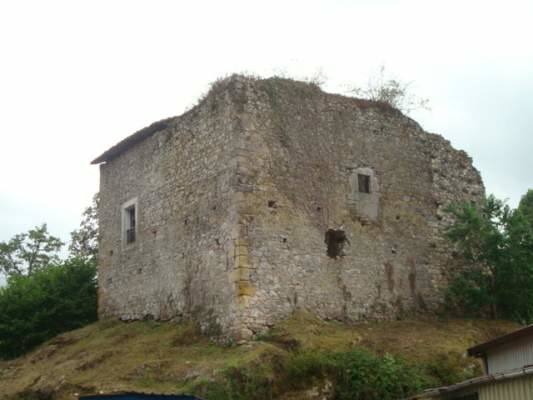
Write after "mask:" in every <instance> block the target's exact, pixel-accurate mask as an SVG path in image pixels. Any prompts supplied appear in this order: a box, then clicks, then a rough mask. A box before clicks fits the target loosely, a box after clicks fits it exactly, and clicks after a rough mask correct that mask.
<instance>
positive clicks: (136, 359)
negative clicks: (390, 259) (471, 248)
mask: <svg viewBox="0 0 533 400" xmlns="http://www.w3.org/2000/svg"><path fill="white" fill-rule="evenodd" d="M516 327H517V326H516V325H515V324H513V323H510V322H506V321H483V320H447V321H436V320H431V321H430V320H428V321H394V322H381V323H377V322H376V323H364V324H357V325H344V324H341V323H337V322H324V321H320V320H317V319H315V318H314V317H312V316H310V315H308V314H305V313H299V314H296V315H294V316H293V317H292V318H291V319H289V320H287V321H284V322H283V323H280V324H278V325H277V326H276V327H275V328H273V329H272V330H271V331H270V332H269V333H268V334H267V335H264V336H263V337H261V338H259V339H257V340H255V341H253V342H249V343H247V344H244V345H240V346H233V347H222V346H219V345H216V344H214V343H212V342H210V341H209V340H208V339H207V338H205V337H203V336H201V335H200V334H199V332H198V330H197V328H196V327H195V326H194V324H192V323H182V324H175V323H158V322H153V321H146V322H131V323H123V322H118V321H103V322H98V323H95V324H92V325H90V326H87V327H85V328H82V329H79V330H76V331H72V332H69V333H66V334H63V335H60V336H57V337H56V338H54V339H52V340H50V341H48V342H47V343H45V344H44V345H43V346H41V347H39V348H38V349H37V350H35V351H33V352H32V353H30V354H28V355H26V356H24V357H21V358H19V359H16V360H13V361H9V362H1V361H0V393H2V394H3V395H2V396H3V397H2V398H6V399H10V400H11V399H17V400H19V399H21V400H22V399H28V400H29V399H39V400H47V399H54V400H55V399H57V400H64V399H65V400H66V399H73V398H75V396H76V395H85V394H96V393H112V392H127V391H135V392H145V393H194V394H197V395H199V396H200V397H204V398H206V399H209V400H211V399H239V400H240V399H243V400H244V399H248V398H250V399H252V398H253V399H270V398H281V399H287V400H289V399H293V400H295V399H307V398H314V397H313V396H315V397H316V396H321V395H323V394H324V393H323V392H327V393H326V394H328V393H329V396H330V397H332V398H333V397H335V398H338V399H342V398H348V397H347V396H348V395H350V391H353V390H363V389H358V388H363V387H366V386H364V385H365V384H369V385H376V384H383V385H388V384H391V383H390V382H389V381H397V380H398V378H397V376H400V375H391V374H408V375H405V376H404V375H401V376H403V378H402V377H400V380H402V379H403V380H406V381H407V380H409V381H413V382H415V383H416V384H417V385H419V386H420V385H422V386H428V385H429V386H432V385H440V384H447V383H451V382H454V381H458V380H462V379H465V378H469V377H471V376H473V375H476V374H478V373H480V366H479V363H478V362H477V360H473V359H470V358H467V357H465V356H464V353H465V349H466V348H467V347H469V346H471V345H473V344H475V343H479V342H482V341H485V340H488V339H490V338H492V337H495V336H498V335H501V334H504V333H507V332H509V331H511V330H513V329H515V328H516ZM365 368H366V369H365ZM372 368H374V369H372ZM358 369H359V370H360V371H362V373H363V375H364V374H365V373H367V372H368V371H373V372H371V373H367V374H368V375H370V376H380V377H385V378H386V377H387V376H389V377H390V379H389V381H384V382H382V383H375V382H374V383H372V382H366V383H365V382H363V381H361V382H359V381H357V379H358V378H357V377H355V378H354V376H347V375H346V374H345V373H344V372H343V371H354V370H358ZM365 371H367V372H365ZM376 371H377V372H376ZM409 374H411V375H409ZM357 376H360V374H359V375H357ZM385 378H384V379H385ZM354 382H355V383H354ZM380 382H381V381H380ZM354 384H357V385H360V386H357V387H353V385H354ZM361 385H362V386H361ZM411 389H412V388H410V387H405V388H403V387H401V388H395V389H394V390H400V391H409V390H411ZM390 390H393V389H390ZM347 393H348V394H347ZM317 398H318V397H317ZM353 398H355V397H353ZM368 398H371V397H368Z"/></svg>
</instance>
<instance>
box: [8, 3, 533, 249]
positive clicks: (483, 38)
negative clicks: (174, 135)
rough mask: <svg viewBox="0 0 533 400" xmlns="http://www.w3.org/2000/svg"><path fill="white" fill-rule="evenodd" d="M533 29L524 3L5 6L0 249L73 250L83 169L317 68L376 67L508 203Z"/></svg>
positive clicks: (90, 182) (531, 10) (530, 116)
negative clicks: (406, 87) (216, 104)
mask: <svg viewBox="0 0 533 400" xmlns="http://www.w3.org/2000/svg"><path fill="white" fill-rule="evenodd" d="M532 27H533V2H532V1H518V0H507V1H488V0H484V1H466V0H463V1H453V0H452V1H450V0H447V1H427V0H423V1H422V0H421V1H407V0H406V1H386V0H382V1H379V0H378V1H376V0H372V1H370V0H369V1H347V0H344V1H343V0H337V1H334V0H329V1H312V0H305V1H289V0H285V1H273V0H269V1H261V2H259V1H250V0H247V1H187V2H185V1H177V0H176V1H153V0H152V1H148V0H147V1H134V0H124V1H112V0H106V1H96V0H91V1H72V0H68V1H55V0H47V1H26V0H17V1H2V2H1V3H0V52H1V53H0V57H1V59H0V138H1V142H0V143H1V144H0V173H1V187H0V241H2V240H8V239H9V238H10V237H12V236H13V235H14V234H16V233H19V232H23V231H27V230H28V229H30V228H31V227H33V226H35V225H37V224H40V223H42V222H47V223H48V225H49V230H50V231H51V232H52V233H54V234H56V235H59V236H61V237H62V238H63V239H64V240H67V239H68V238H69V235H68V233H69V232H70V231H72V230H73V229H75V228H76V227H77V226H78V224H79V221H80V216H81V212H82V211H83V208H84V207H85V206H87V205H89V203H90V200H91V197H92V195H93V194H94V193H95V192H96V191H97V190H98V167H96V166H92V165H90V164H89V163H90V161H91V160H92V159H94V158H95V157H96V156H97V155H99V154H100V153H102V152H103V151H104V150H106V149H107V148H108V147H110V146H111V145H113V144H114V143H116V142H117V141H119V140H121V139H122V138H124V137H125V136H127V135H129V134H131V133H133V132H134V131H136V130H138V129H140V128H142V127H144V126H146V125H148V124H150V123H151V122H153V121H155V120H159V119H161V118H165V117H168V116H173V115H178V114H181V113H182V112H183V111H184V109H186V108H187V107H188V106H190V105H191V104H193V103H194V102H195V100H196V99H197V98H198V96H200V95H201V94H202V93H203V92H205V91H206V90H207V88H208V84H209V82H211V81H213V80H214V79H216V78H217V77H219V76H223V75H226V74H229V73H232V72H244V71H245V72H249V73H254V74H260V75H264V76H269V75H272V74H274V73H276V72H279V71H284V72H286V73H287V74H290V75H293V76H295V77H304V76H309V75H313V74H315V73H316V72H317V71H318V70H320V69H321V70H322V71H323V72H324V73H325V74H326V76H327V77H328V81H327V84H326V86H325V89H326V90H327V91H331V92H342V91H343V90H345V87H346V86H345V85H350V84H354V83H360V84H364V83H365V82H366V81H367V79H368V77H369V75H371V74H373V73H375V72H376V71H377V69H378V68H379V66H380V65H382V64H383V65H385V66H386V69H387V70H388V71H389V72H391V73H392V74H393V76H394V77H395V78H397V79H401V80H403V81H413V82H414V83H413V84H412V90H413V91H414V92H415V93H417V94H418V95H419V96H422V97H427V98H429V99H430V104H431V108H432V110H431V111H430V112H427V111H421V112H417V113H413V115H412V116H413V117H414V118H415V119H416V120H418V121H419V122H420V123H421V125H422V126H423V127H424V128H425V129H426V130H428V131H430V132H437V133H440V134H442V135H443V136H444V137H446V138H447V139H449V140H450V141H451V142H452V144H453V145H454V146H455V147H457V148H460V149H464V150H466V151H467V152H468V153H469V154H470V155H471V156H472V157H473V159H474V164H475V166H476V167H477V168H478V169H479V170H480V171H481V174H482V176H483V179H484V181H485V184H486V187H487V192H489V193H495V194H496V195H497V196H498V197H501V198H509V199H510V203H511V205H513V206H514V205H516V203H517V201H518V200H519V198H520V196H521V195H522V194H524V193H525V192H526V191H527V189H528V188H530V187H533V182H532V171H533V158H532V157H531V152H532V150H533V135H532V133H533V132H532V127H533V101H532V98H531V97H532V95H533V79H532V76H533V45H532V43H531V41H532V39H533V28H532Z"/></svg>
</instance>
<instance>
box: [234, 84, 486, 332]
mask: <svg viewBox="0 0 533 400" xmlns="http://www.w3.org/2000/svg"><path fill="white" fill-rule="evenodd" d="M245 90H246V95H245V98H246V105H245V111H244V113H243V115H242V120H243V127H244V134H245V138H246V141H245V143H246V145H247V146H246V151H248V152H249V154H250V157H249V160H250V162H249V163H248V164H247V165H246V176H245V177H243V179H244V180H246V181H248V182H250V186H249V187H248V189H247V191H246V192H245V193H243V198H244V200H243V201H242V203H241V205H240V207H239V211H238V213H239V215H240V219H239V225H240V231H241V232H242V235H241V240H242V241H243V242H245V243H246V244H247V251H248V263H249V265H250V269H249V281H250V282H249V286H250V288H252V291H251V292H250V293H253V295H251V296H249V297H248V298H247V303H246V308H245V310H244V314H243V323H244V325H245V326H246V328H248V331H247V332H246V330H245V332H246V333H247V334H249V335H251V334H253V333H255V332H258V331H261V330H262V329H265V327H267V326H269V325H271V324H273V323H274V322H275V321H276V320H279V319H280V318H283V317H285V316H287V315H289V314H290V313H291V312H292V311H294V310H295V309H296V308H306V309H308V310H310V311H312V312H314V313H316V314H318V315H319V316H321V317H322V318H327V319H338V320H347V321H354V320H359V319H365V318H395V317H400V316H403V315H407V314H413V313H415V312H428V311H433V310H435V309H436V308H437V307H438V306H439V305H440V304H441V303H442V294H443V293H442V290H441V289H442V288H443V287H445V286H446V284H447V270H448V268H449V267H451V266H453V265H454V260H453V259H452V258H451V254H452V250H451V249H450V247H449V245H448V244H447V243H446V241H445V240H444V239H442V232H443V226H444V224H445V223H446V221H445V218H444V217H443V209H444V208H445V207H446V206H447V205H448V204H450V203H451V202H454V201H478V200H479V199H480V198H481V196H482V195H483V192H484V189H483V185H482V182H481V179H480V177H479V173H478V172H477V171H476V170H475V169H474V168H473V167H472V164H471V160H470V159H469V158H468V157H467V156H466V154H465V153H464V152H461V151H457V150H454V149H453V148H451V146H450V145H449V143H448V142H446V141H445V140H443V139H442V138H441V137H440V136H438V135H432V134H428V133H426V132H424V131H423V130H422V129H421V128H420V127H419V125H418V124H416V123H415V122H414V121H413V120H411V119H409V118H407V117H405V116H403V115H402V114H401V113H399V112H397V111H395V110H393V109H390V108H388V107H386V106H384V105H380V104H376V103H369V102H365V101H361V100H356V99H351V98H347V97H343V96H337V95H329V94H325V93H323V92H322V91H320V90H319V89H318V88H316V87H313V86H312V85H308V84H304V83H298V82H292V81H288V80H282V79H270V80H263V81H249V82H248V86H247V87H246V89H245ZM358 173H363V174H366V175H367V176H369V179H370V183H371V193H368V194H367V193H361V192H360V191H358V182H357V175H358ZM329 229H333V230H337V231H342V232H343V234H345V236H346V238H347V241H346V243H345V245H344V249H343V253H344V254H342V255H340V256H338V257H336V258H332V257H330V256H328V254H327V245H326V243H325V235H326V232H327V231H328V230H329Z"/></svg>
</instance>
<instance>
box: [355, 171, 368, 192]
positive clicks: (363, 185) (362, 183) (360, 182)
mask: <svg viewBox="0 0 533 400" xmlns="http://www.w3.org/2000/svg"><path fill="white" fill-rule="evenodd" d="M357 187H358V188H359V192H360V193H370V176H369V175H363V174H357Z"/></svg>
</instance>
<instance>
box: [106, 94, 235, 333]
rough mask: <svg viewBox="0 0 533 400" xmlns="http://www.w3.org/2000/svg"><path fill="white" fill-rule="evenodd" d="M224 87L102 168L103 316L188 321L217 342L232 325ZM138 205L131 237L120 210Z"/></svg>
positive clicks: (230, 151) (231, 112) (231, 212)
mask: <svg viewBox="0 0 533 400" xmlns="http://www.w3.org/2000/svg"><path fill="white" fill-rule="evenodd" d="M235 93H236V92H235V91H234V89H233V86H232V85H231V84H230V85H228V86H227V87H225V88H224V90H220V91H218V92H217V91H213V92H212V93H211V95H210V96H209V98H206V99H205V100H204V101H202V102H201V104H200V105H198V106H197V107H195V108H194V109H193V110H191V111H190V112H189V113H187V114H185V115H183V116H181V117H179V118H176V119H174V120H173V121H172V122H171V123H170V124H169V127H168V128H167V129H165V130H162V131H159V132H157V133H156V134H154V135H153V136H151V137H149V138H147V139H145V140H144V141H142V142H141V143H138V144H136V145H135V146H133V147H132V148H130V149H128V150H127V151H126V152H124V153H123V154H121V155H120V156H118V157H116V158H114V159H112V160H110V161H108V162H107V163H105V164H102V165H101V182H100V196H101V202H100V231H101V238H100V256H99V314H100V317H101V318H106V317H118V318H121V319H125V320H127V319H142V318H147V317H148V318H156V319H171V318H189V317H193V318H196V319H198V320H199V321H201V323H202V327H203V329H204V331H206V332H208V333H209V334H213V335H216V334H218V333H220V332H222V331H224V332H229V331H231V329H232V328H233V327H235V326H238V323H237V322H235V321H236V320H237V317H238V314H237V311H238V309H237V305H236V303H235V298H236V297H237V294H236V290H235V284H234V281H233V280H232V279H233V276H234V274H233V269H234V268H235V265H234V254H235V241H236V238H237V236H238V235H237V234H236V233H235V229H236V228H237V226H238V225H237V223H236V221H237V215H236V203H235V199H234V195H233V191H232V189H231V187H232V186H233V185H235V184H236V183H235V177H236V170H237V164H236V162H237V161H236V160H237V155H238V153H239V147H240V136H241V135H240V128H239V120H238V119H237V117H236V110H235V108H234V107H233V104H238V101H236V100H235V99H234V98H233V96H234V95H235ZM132 198H137V209H138V218H137V227H138V232H137V238H136V240H135V242H133V243H131V244H125V243H124V242H125V241H124V238H123V237H121V207H122V205H123V204H124V203H125V202H127V201H128V200H130V199H132Z"/></svg>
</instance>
